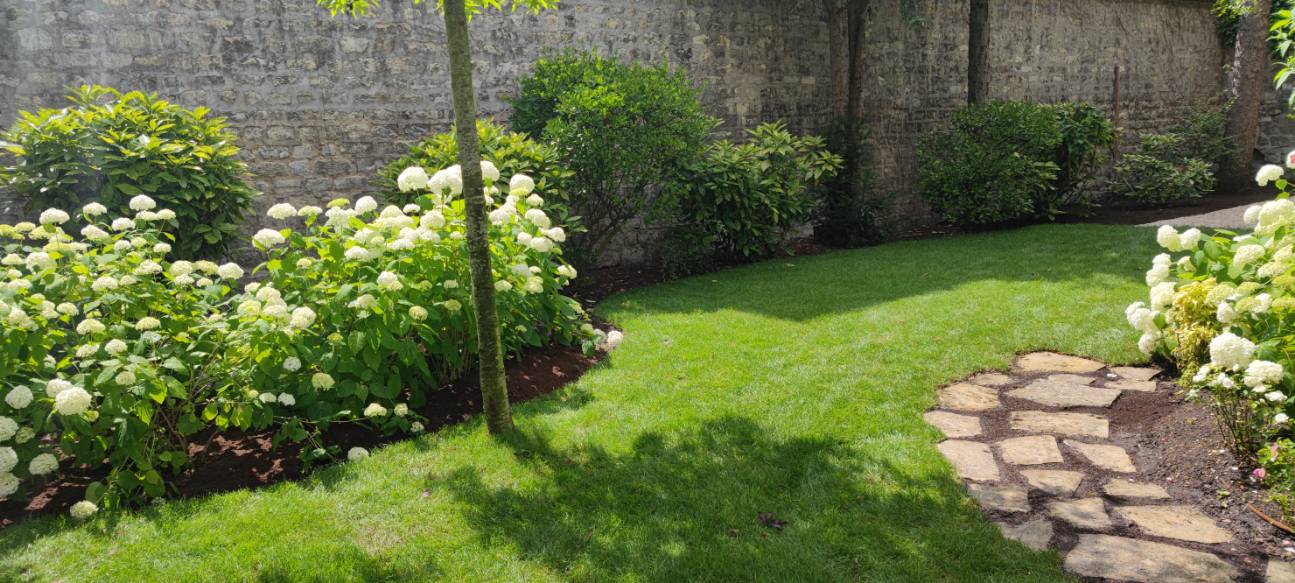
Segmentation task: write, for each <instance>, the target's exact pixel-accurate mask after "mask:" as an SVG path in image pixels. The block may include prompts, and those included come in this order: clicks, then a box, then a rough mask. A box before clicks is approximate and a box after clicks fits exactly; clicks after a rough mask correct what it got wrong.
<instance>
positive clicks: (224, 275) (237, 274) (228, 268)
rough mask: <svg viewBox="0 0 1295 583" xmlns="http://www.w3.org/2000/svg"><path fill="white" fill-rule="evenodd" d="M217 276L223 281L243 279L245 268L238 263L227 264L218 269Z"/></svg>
mask: <svg viewBox="0 0 1295 583" xmlns="http://www.w3.org/2000/svg"><path fill="white" fill-rule="evenodd" d="M216 275H219V276H220V277H221V279H241V278H242V277H243V268H242V267H239V266H238V264H237V263H226V264H224V265H221V266H220V267H218V268H216Z"/></svg>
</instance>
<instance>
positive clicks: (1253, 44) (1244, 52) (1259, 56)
mask: <svg viewBox="0 0 1295 583" xmlns="http://www.w3.org/2000/svg"><path fill="white" fill-rule="evenodd" d="M1246 4H1247V6H1246V9H1247V10H1246V12H1245V13H1244V14H1243V15H1242V16H1241V22H1240V24H1239V26H1238V28H1237V43H1236V52H1235V54H1234V56H1233V58H1232V71H1231V73H1229V74H1228V95H1229V97H1231V98H1232V100H1233V101H1232V109H1231V110H1229V111H1228V125H1227V128H1228V134H1229V135H1231V136H1232V139H1233V140H1235V141H1236V144H1237V150H1236V155H1235V156H1233V158H1232V161H1231V163H1230V165H1229V167H1228V168H1225V169H1224V171H1223V172H1222V175H1223V180H1224V182H1225V183H1227V184H1230V185H1233V186H1240V185H1243V184H1246V183H1247V182H1249V180H1250V166H1251V165H1252V164H1253V163H1254V152H1255V142H1256V141H1257V140H1258V135H1259V103H1260V101H1261V100H1262V99H1263V94H1264V81H1265V78H1266V75H1265V71H1266V70H1267V68H1268V19H1269V15H1270V13H1271V12H1272V0H1248V1H1247V2H1246Z"/></svg>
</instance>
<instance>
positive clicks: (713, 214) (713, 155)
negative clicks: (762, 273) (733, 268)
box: [668, 122, 842, 258]
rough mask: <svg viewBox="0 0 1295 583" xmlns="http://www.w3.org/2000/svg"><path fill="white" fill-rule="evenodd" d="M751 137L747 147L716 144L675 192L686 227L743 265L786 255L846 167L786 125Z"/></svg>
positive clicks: (755, 132) (767, 126) (820, 145)
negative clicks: (821, 195)
mask: <svg viewBox="0 0 1295 583" xmlns="http://www.w3.org/2000/svg"><path fill="white" fill-rule="evenodd" d="M747 133H748V134H749V135H750V140H749V141H748V142H747V143H744V144H734V143H732V142H730V141H728V140H723V141H719V142H715V143H714V144H711V145H710V146H709V147H708V148H707V149H706V152H705V153H704V154H703V155H702V156H701V157H700V158H699V159H698V160H697V161H696V162H695V163H693V164H691V165H690V167H689V169H688V171H687V173H686V174H685V175H684V178H683V180H680V181H678V182H676V183H675V185H674V187H673V188H671V190H670V191H669V193H668V197H669V200H670V202H671V204H672V205H673V210H674V214H675V216H677V217H679V220H680V222H681V223H682V224H684V225H687V226H688V227H690V228H691V229H693V230H694V231H695V232H696V233H700V234H702V235H704V236H703V237H700V238H695V239H700V240H699V241H698V242H699V243H709V244H710V245H713V246H714V248H715V250H716V251H718V252H720V253H722V254H725V255H729V256H734V257H742V258H750V257H759V256H763V255H767V254H769V253H772V252H775V251H778V250H779V249H784V248H785V247H786V242H787V236H786V235H787V231H788V230H789V229H792V228H795V227H799V226H801V225H804V224H805V222H806V221H807V220H808V219H809V217H810V213H811V212H812V211H813V209H814V205H815V203H816V202H817V198H816V196H815V189H816V188H817V187H818V186H819V185H821V184H822V183H823V182H824V181H826V180H828V179H830V178H832V177H833V176H835V175H836V173H837V172H838V171H840V169H841V164H842V161H841V157H840V156H837V155H836V154H833V153H831V152H829V151H827V147H826V145H825V143H824V142H823V140H822V138H819V137H816V136H807V137H796V136H793V135H792V134H791V133H790V132H788V131H787V129H786V126H784V125H783V124H782V123H781V122H778V123H767V124H762V125H760V126H758V127H756V128H755V129H753V130H750V131H749V132H747Z"/></svg>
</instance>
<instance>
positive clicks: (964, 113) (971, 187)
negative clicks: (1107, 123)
mask: <svg viewBox="0 0 1295 583" xmlns="http://www.w3.org/2000/svg"><path fill="white" fill-rule="evenodd" d="M1060 145H1061V132H1060V130H1059V128H1058V123H1057V116H1056V115H1055V114H1054V112H1053V110H1052V109H1051V108H1049V107H1047V106H1042V105H1037V104H1033V103H1025V102H1019V101H996V102H992V103H986V104H981V105H973V106H969V107H967V108H964V109H962V110H959V111H957V112H954V114H953V117H952V120H951V127H950V128H949V129H947V130H941V131H936V132H932V133H931V134H928V135H926V136H924V137H923V138H922V139H921V140H920V142H919V145H918V149H917V164H918V187H919V189H920V190H921V192H922V194H923V195H924V196H925V197H926V199H927V201H928V202H930V203H931V206H932V208H933V209H934V210H935V211H936V212H937V213H939V214H940V216H942V217H943V218H944V219H945V220H947V221H949V222H951V223H953V224H956V225H963V226H984V225H992V224H996V223H1003V222H1007V221H1013V220H1019V219H1023V218H1030V217H1036V216H1040V215H1045V216H1046V213H1047V212H1048V210H1047V209H1044V208H1040V206H1043V205H1041V204H1040V202H1041V201H1044V200H1051V198H1052V196H1053V193H1054V192H1055V190H1056V180H1057V177H1058V174H1059V172H1060V169H1059V167H1058V165H1057V163H1056V161H1055V160H1054V156H1055V154H1056V152H1057V149H1058V148H1059V147H1060Z"/></svg>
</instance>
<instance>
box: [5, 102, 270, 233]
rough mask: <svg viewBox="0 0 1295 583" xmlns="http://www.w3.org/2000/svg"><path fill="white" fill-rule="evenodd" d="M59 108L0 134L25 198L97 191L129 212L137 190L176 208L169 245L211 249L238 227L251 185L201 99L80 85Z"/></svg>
mask: <svg viewBox="0 0 1295 583" xmlns="http://www.w3.org/2000/svg"><path fill="white" fill-rule="evenodd" d="M68 99H69V101H70V105H69V106H68V107H66V108H63V109H41V110H39V111H37V112H36V113H34V114H33V113H29V112H22V113H21V114H20V116H19V118H18V121H16V122H15V123H14V125H13V127H12V128H10V129H9V130H8V131H7V132H5V133H4V134H0V140H2V141H3V142H7V143H4V144H3V145H4V146H5V149H7V150H8V151H9V152H10V153H12V154H13V155H14V157H15V158H16V161H17V163H16V164H14V165H12V166H6V167H2V168H0V184H5V185H7V186H9V187H10V188H12V189H13V190H14V191H15V192H17V193H18V196H19V197H20V198H21V199H22V200H24V201H26V203H27V205H28V207H29V208H32V209H36V208H45V207H49V206H54V207H62V208H76V207H79V206H81V205H82V204H84V203H86V202H89V201H92V200H97V201H99V202H101V203H103V204H104V205H106V206H107V207H108V208H109V210H110V211H112V212H114V213H116V214H123V215H124V214H130V211H131V209H130V206H129V201H130V199H131V198H133V197H135V196H138V195H141V194H144V195H148V196H150V197H152V198H154V199H156V200H158V201H159V202H160V203H161V205H162V206H163V207H164V208H167V209H170V210H172V211H173V212H175V214H176V217H175V219H174V227H175V232H176V233H177V234H178V237H177V239H176V249H175V251H176V254H177V255H178V256H179V257H189V258H192V257H215V256H219V255H221V254H222V253H223V252H224V251H225V250H226V248H227V247H228V246H229V244H230V242H231V241H233V240H234V239H236V238H238V237H239V223H240V221H241V220H242V218H243V216H244V214H245V213H246V212H247V210H248V209H249V208H250V207H251V205H252V202H253V200H254V198H255V197H256V196H257V193H256V192H255V191H254V190H252V189H251V188H250V187H249V186H248V185H247V184H246V183H244V182H243V179H244V178H245V177H246V175H247V167H246V166H245V165H244V164H243V163H242V162H241V161H239V160H238V159H237V157H236V156H237V154H238V148H237V147H236V146H235V145H234V141H235V138H234V135H233V134H232V133H231V132H229V131H228V130H227V129H226V125H225V121H224V120H223V119H221V118H216V117H210V116H209V115H208V114H209V111H208V110H207V109H206V108H204V107H198V108H196V109H193V110H187V109H184V108H182V107H180V106H178V105H175V104H172V103H169V102H167V101H165V100H162V99H159V98H158V97H157V95H155V94H145V93H140V92H131V93H126V94H122V93H120V92H118V91H117V90H115V89H111V88H108V87H98V86H93V87H91V86H83V87H81V88H80V89H78V90H77V91H76V92H75V93H73V94H72V95H71V96H69V97H68Z"/></svg>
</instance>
